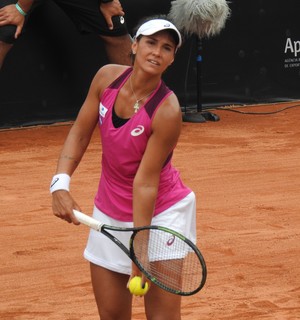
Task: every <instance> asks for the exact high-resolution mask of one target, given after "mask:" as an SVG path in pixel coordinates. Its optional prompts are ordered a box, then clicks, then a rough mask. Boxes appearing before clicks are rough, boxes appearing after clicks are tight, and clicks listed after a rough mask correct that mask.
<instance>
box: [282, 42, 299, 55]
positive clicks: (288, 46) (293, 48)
mask: <svg viewBox="0 0 300 320" xmlns="http://www.w3.org/2000/svg"><path fill="white" fill-rule="evenodd" d="M287 52H290V53H293V54H294V57H297V56H298V53H300V41H292V39H291V38H287V40H286V43H285V49H284V53H287Z"/></svg>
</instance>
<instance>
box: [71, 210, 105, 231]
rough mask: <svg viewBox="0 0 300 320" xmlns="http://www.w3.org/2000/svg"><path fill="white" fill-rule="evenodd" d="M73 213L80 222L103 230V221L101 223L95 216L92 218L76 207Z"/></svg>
mask: <svg viewBox="0 0 300 320" xmlns="http://www.w3.org/2000/svg"><path fill="white" fill-rule="evenodd" d="M73 213H74V215H75V217H76V218H77V220H78V221H79V222H80V223H83V224H85V225H86V226H88V227H90V228H92V229H95V230H97V231H101V227H102V223H100V222H99V221H97V220H96V219H94V218H92V217H90V216H88V215H86V214H84V213H82V212H80V211H77V210H75V209H73Z"/></svg>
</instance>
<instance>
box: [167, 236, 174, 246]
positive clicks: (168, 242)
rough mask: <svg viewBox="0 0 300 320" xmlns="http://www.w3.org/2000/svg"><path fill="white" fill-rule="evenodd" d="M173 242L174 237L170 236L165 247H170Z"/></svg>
mask: <svg viewBox="0 0 300 320" xmlns="http://www.w3.org/2000/svg"><path fill="white" fill-rule="evenodd" d="M174 241H175V236H174V235H172V236H171V237H170V239H169V240H168V241H167V246H168V247H170V246H171V245H172V244H173V243H174Z"/></svg>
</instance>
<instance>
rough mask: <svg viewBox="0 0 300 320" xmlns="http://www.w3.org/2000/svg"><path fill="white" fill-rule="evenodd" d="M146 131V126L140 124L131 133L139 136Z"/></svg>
mask: <svg viewBox="0 0 300 320" xmlns="http://www.w3.org/2000/svg"><path fill="white" fill-rule="evenodd" d="M144 131H145V128H144V126H142V125H138V126H137V127H136V128H135V129H133V130H132V131H131V133H130V134H131V135H132V136H133V137H137V136H139V135H141V134H142V133H143V132H144Z"/></svg>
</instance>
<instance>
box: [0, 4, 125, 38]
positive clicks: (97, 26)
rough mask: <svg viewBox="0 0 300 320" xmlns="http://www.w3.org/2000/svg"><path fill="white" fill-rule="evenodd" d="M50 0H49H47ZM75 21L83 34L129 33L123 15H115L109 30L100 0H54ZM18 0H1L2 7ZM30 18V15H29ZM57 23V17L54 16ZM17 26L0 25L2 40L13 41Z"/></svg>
mask: <svg viewBox="0 0 300 320" xmlns="http://www.w3.org/2000/svg"><path fill="white" fill-rule="evenodd" d="M43 1H45V0H37V1H36V3H34V5H33V8H32V10H34V7H35V6H38V5H40V4H41V3H43ZM46 1H49V0H46ZM53 1H54V2H55V3H56V4H57V5H58V6H59V7H60V8H61V9H62V10H63V11H64V12H65V14H66V15H67V16H68V17H69V18H70V19H71V20H72V21H73V23H74V24H75V26H76V28H77V29H78V31H79V32H80V33H82V34H89V33H95V34H97V35H103V36H111V37H119V36H123V35H126V34H127V33H128V31H127V26H126V23H125V19H124V18H123V17H119V16H116V17H113V19H112V20H113V24H114V28H113V30H109V29H108V26H107V24H106V21H105V19H104V17H103V15H102V13H101V11H100V1H99V0H53ZM16 2H17V1H16V0H1V2H0V7H4V6H6V5H8V4H12V3H16ZM27 18H28V17H27ZM53 20H54V23H55V17H53ZM15 30H16V27H15V26H11V25H10V26H4V27H0V40H2V41H4V42H7V43H13V42H14V33H15Z"/></svg>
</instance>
